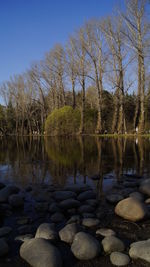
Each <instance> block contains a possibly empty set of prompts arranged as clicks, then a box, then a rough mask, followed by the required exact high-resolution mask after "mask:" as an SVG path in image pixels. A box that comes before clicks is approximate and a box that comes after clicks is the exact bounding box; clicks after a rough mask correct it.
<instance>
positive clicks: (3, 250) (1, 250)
mask: <svg viewBox="0 0 150 267" xmlns="http://www.w3.org/2000/svg"><path fill="white" fill-rule="evenodd" d="M8 251H9V247H8V245H7V243H6V241H5V240H4V239H3V238H0V257H2V256H5V255H6V254H7V253H8Z"/></svg>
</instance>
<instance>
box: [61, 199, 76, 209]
mask: <svg viewBox="0 0 150 267" xmlns="http://www.w3.org/2000/svg"><path fill="white" fill-rule="evenodd" d="M59 206H60V208H62V209H72V208H77V207H79V206H80V202H79V201H78V200H76V199H72V198H69V199H66V200H63V201H61V202H60V203H59Z"/></svg>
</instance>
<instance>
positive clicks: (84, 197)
mask: <svg viewBox="0 0 150 267" xmlns="http://www.w3.org/2000/svg"><path fill="white" fill-rule="evenodd" d="M95 197H96V195H95V193H94V192H93V191H92V190H88V191H85V192H83V193H80V194H79V195H78V197H77V199H78V200H79V201H85V200H88V199H92V198H95Z"/></svg>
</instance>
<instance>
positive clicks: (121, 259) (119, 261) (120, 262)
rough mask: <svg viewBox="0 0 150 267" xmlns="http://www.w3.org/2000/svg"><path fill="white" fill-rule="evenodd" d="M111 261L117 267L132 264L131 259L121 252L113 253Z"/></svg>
mask: <svg viewBox="0 0 150 267" xmlns="http://www.w3.org/2000/svg"><path fill="white" fill-rule="evenodd" d="M110 261H111V263H112V264H113V265H115V266H126V265H128V264H129V263H130V258H129V256H128V255H126V254H123V253H121V252H112V253H111V255H110Z"/></svg>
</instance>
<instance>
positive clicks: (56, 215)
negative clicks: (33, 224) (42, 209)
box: [51, 212, 65, 223]
mask: <svg viewBox="0 0 150 267" xmlns="http://www.w3.org/2000/svg"><path fill="white" fill-rule="evenodd" d="M63 220H65V217H64V215H63V214H62V213H61V212H56V213H54V214H53V215H52V216H51V221H52V222H54V223H58V222H62V221H63Z"/></svg>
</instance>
